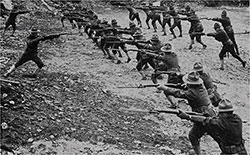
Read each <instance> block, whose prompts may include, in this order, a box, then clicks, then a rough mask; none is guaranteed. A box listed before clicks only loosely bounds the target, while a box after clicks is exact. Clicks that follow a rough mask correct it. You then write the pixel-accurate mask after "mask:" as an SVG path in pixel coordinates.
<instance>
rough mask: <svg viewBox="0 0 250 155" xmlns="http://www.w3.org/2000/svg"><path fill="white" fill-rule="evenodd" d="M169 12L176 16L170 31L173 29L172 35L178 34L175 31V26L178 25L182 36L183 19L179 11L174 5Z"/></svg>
mask: <svg viewBox="0 0 250 155" xmlns="http://www.w3.org/2000/svg"><path fill="white" fill-rule="evenodd" d="M168 14H169V15H171V16H172V17H173V18H174V23H173V25H172V26H171V27H170V31H171V33H172V35H173V36H174V38H176V35H175V33H174V28H175V27H176V26H177V27H178V29H179V31H180V35H179V37H182V26H181V20H180V17H179V15H178V14H177V12H176V11H175V10H174V8H173V7H170V10H169V11H168Z"/></svg>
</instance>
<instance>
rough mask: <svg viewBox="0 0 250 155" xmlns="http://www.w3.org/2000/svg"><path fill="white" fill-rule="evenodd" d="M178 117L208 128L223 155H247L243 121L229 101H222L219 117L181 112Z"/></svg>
mask: <svg viewBox="0 0 250 155" xmlns="http://www.w3.org/2000/svg"><path fill="white" fill-rule="evenodd" d="M178 116H179V117H180V118H181V119H187V120H191V121H192V122H194V123H202V124H203V125H204V126H206V128H207V132H208V134H209V135H210V136H211V137H213V139H214V140H215V141H216V142H217V143H218V145H219V147H220V149H221V155H230V154H231V155H233V154H235V155H247V151H246V149H245V146H244V139H243V138H242V120H241V118H240V116H239V115H237V114H234V107H233V105H232V103H231V102H230V101H229V100H227V99H223V100H221V101H220V103H219V114H218V116H217V117H204V116H194V115H192V116H191V115H188V114H186V113H185V112H183V111H181V110H180V113H179V115H178Z"/></svg>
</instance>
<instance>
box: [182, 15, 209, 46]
mask: <svg viewBox="0 0 250 155" xmlns="http://www.w3.org/2000/svg"><path fill="white" fill-rule="evenodd" d="M185 14H186V15H187V17H186V18H180V19H181V20H188V21H189V22H190V23H191V25H190V29H189V32H188V33H189V36H190V39H191V43H190V45H189V48H188V49H192V48H193V44H194V39H195V38H196V41H197V42H198V43H200V44H201V45H202V46H203V49H205V48H206V47H207V45H205V44H204V43H203V42H202V40H201V35H196V33H202V32H203V30H204V29H203V25H202V24H201V21H200V20H199V18H198V16H197V15H196V14H195V11H189V12H187V13H185Z"/></svg>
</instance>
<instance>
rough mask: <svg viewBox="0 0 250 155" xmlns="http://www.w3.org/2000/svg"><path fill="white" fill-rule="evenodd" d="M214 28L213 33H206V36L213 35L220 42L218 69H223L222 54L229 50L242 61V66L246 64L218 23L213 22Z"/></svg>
mask: <svg viewBox="0 0 250 155" xmlns="http://www.w3.org/2000/svg"><path fill="white" fill-rule="evenodd" d="M214 30H215V31H216V32H215V33H208V34H207V36H212V37H214V38H215V39H216V40H217V41H219V42H221V43H222V45H223V47H222V49H221V51H220V54H219V57H220V61H221V66H220V69H221V70H224V56H225V55H226V53H227V52H229V53H230V54H231V55H232V56H233V57H234V58H236V59H237V60H239V61H240V62H241V63H242V66H243V67H245V66H246V61H243V60H242V59H241V58H240V56H239V55H237V54H236V52H235V50H234V44H233V43H232V41H231V40H230V39H229V37H228V35H227V33H226V32H225V31H224V30H222V29H221V28H220V24H219V23H215V24H214Z"/></svg>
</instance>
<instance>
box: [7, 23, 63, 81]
mask: <svg viewBox="0 0 250 155" xmlns="http://www.w3.org/2000/svg"><path fill="white" fill-rule="evenodd" d="M30 32H31V35H30V36H28V37H27V41H26V43H27V47H26V49H25V51H24V53H23V54H22V56H21V58H20V59H19V60H18V61H17V63H16V64H14V65H13V66H11V68H10V70H9V71H8V72H7V73H5V74H4V76H5V77H7V76H9V74H10V73H11V72H13V71H14V69H15V68H17V67H19V66H21V65H22V64H24V63H26V62H27V61H30V60H31V61H33V62H35V63H36V65H37V66H38V69H41V68H42V67H43V66H44V64H43V62H42V61H41V59H40V58H39V57H38V50H37V49H38V44H39V42H40V41H45V40H48V39H53V38H58V37H59V36H60V35H56V34H55V35H48V36H38V35H37V33H38V32H39V31H38V30H37V29H36V28H33V29H32V30H31V31H30ZM37 71H38V70H37Z"/></svg>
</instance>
